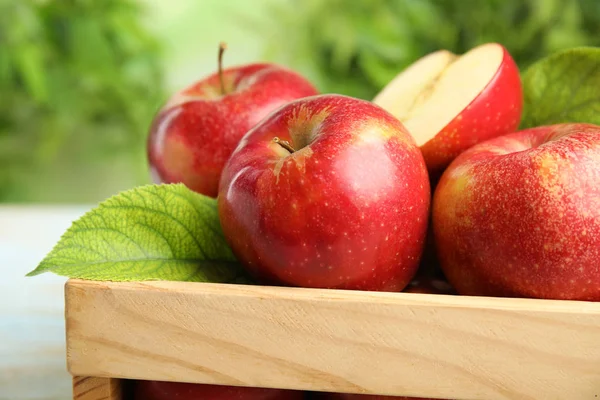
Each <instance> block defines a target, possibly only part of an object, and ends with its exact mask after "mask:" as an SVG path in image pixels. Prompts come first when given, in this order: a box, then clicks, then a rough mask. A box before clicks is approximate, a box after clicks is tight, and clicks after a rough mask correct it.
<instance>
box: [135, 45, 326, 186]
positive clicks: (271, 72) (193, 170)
mask: <svg viewBox="0 0 600 400" xmlns="http://www.w3.org/2000/svg"><path fill="white" fill-rule="evenodd" d="M222 49H223V48H221V52H220V53H219V71H218V72H216V73H214V74H212V75H210V76H208V77H206V78H204V79H202V80H200V81H198V82H195V83H193V84H191V85H190V86H189V87H187V88H185V89H183V90H181V91H180V92H178V93H176V94H174V95H173V96H172V97H171V98H170V99H169V100H168V102H167V103H166V104H165V105H164V106H163V107H162V109H161V110H160V111H159V112H158V114H157V115H156V117H155V118H154V121H153V123H152V125H151V127H150V133H149V136H148V143H147V153H148V160H149V163H150V167H151V173H152V176H153V179H154V181H155V182H157V183H159V182H164V183H180V182H182V183H184V184H185V185H186V186H187V187H188V188H190V189H192V190H194V191H196V192H198V193H202V194H205V195H207V196H211V197H216V195H217V192H218V184H219V178H220V176H221V170H222V169H223V165H224V164H225V161H227V158H229V155H230V154H231V152H232V151H233V150H234V149H235V147H236V145H237V144H238V141H239V140H240V138H241V137H242V136H243V135H244V134H245V133H246V132H248V130H249V129H250V128H252V127H253V126H254V125H255V124H256V123H257V122H258V121H260V120H261V119H262V118H264V117H265V116H266V115H267V114H269V113H270V112H271V111H273V110H275V109H276V108H278V107H279V106H281V105H283V104H285V103H287V102H288V101H290V100H295V99H299V98H302V97H306V96H311V95H315V94H317V93H318V92H317V90H316V89H315V88H314V87H313V85H312V84H311V83H310V82H309V81H307V80H306V79H305V78H303V77H302V76H300V75H299V74H297V73H296V72H294V71H291V70H289V69H287V68H284V67H282V66H278V65H274V64H267V63H257V64H249V65H243V66H238V67H233V68H228V69H225V70H222V68H221V55H222Z"/></svg>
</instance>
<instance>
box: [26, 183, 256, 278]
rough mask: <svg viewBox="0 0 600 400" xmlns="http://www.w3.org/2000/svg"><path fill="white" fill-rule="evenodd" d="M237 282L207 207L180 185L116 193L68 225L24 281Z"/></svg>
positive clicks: (207, 201) (213, 211)
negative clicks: (49, 276)
mask: <svg viewBox="0 0 600 400" xmlns="http://www.w3.org/2000/svg"><path fill="white" fill-rule="evenodd" d="M44 272H53V273H55V274H58V275H62V276H68V277H70V278H80V279H90V280H111V281H131V280H136V281H142V280H177V281H200V282H240V281H243V280H244V279H247V277H246V276H245V274H244V273H243V271H242V269H241V267H240V266H239V265H238V264H237V263H236V260H235V257H234V256H233V253H232V252H231V249H230V248H229V247H228V245H227V243H226V241H225V238H224V236H223V232H222V231H221V225H220V222H219V216H218V213H217V202H216V200H215V199H213V198H210V197H206V196H203V195H200V194H198V193H195V192H192V191H191V190H189V189H188V188H186V187H185V186H184V185H182V184H170V185H148V186H142V187H139V188H135V189H132V190H128V191H125V192H121V193H120V194H118V195H116V196H113V197H111V198H110V199H108V200H106V201H104V202H102V203H100V204H99V206H98V207H96V208H95V209H93V210H91V211H89V212H88V213H87V214H85V215H84V216H83V217H81V218H80V219H79V220H77V221H75V222H74V223H73V224H72V226H71V227H70V228H69V229H68V230H67V232H66V233H65V234H64V235H63V236H62V238H61V239H60V241H59V242H58V244H56V246H55V247H54V249H53V250H52V251H51V252H50V253H49V254H48V255H47V256H46V258H45V259H44V260H43V261H42V262H41V263H40V265H38V267H37V268H36V269H35V270H34V271H32V272H30V273H29V274H28V276H33V275H38V274H41V273H44Z"/></svg>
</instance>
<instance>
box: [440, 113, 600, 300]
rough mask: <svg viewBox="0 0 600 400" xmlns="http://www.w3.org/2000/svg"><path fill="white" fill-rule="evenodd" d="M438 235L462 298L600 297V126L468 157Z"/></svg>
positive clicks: (556, 131) (498, 143)
mask: <svg viewBox="0 0 600 400" xmlns="http://www.w3.org/2000/svg"><path fill="white" fill-rule="evenodd" d="M433 228H434V237H435V242H436V246H437V249H438V255H439V259H440V262H441V266H442V269H443V271H444V273H445V275H446V277H447V278H448V280H449V282H450V283H451V284H452V286H454V287H455V288H456V289H457V291H458V292H459V293H460V294H465V295H483V296H485V295H488V296H508V297H535V298H547V299H573V300H595V301H598V300H600V267H599V265H600V264H599V263H600V127H599V126H595V125H589V124H558V125H551V126H543V127H537V128H533V129H527V130H523V131H519V132H516V133H513V134H510V135H506V136H503V137H499V138H495V139H492V140H490V141H487V142H485V143H481V144H479V145H476V146H474V147H472V148H471V149H469V150H467V151H466V152H464V153H463V154H461V155H460V156H459V157H458V158H457V159H456V160H455V161H454V162H453V163H452V164H451V165H450V166H449V167H448V169H447V170H446V172H445V173H444V174H443V175H442V178H441V179H440V182H439V185H438V187H437V189H436V191H435V196H434V200H433Z"/></svg>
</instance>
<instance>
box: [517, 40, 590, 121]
mask: <svg viewBox="0 0 600 400" xmlns="http://www.w3.org/2000/svg"><path fill="white" fill-rule="evenodd" d="M598 87H600V48H595V47H578V48H574V49H570V50H565V51H561V52H558V53H555V54H553V55H551V56H549V57H546V58H544V59H542V60H540V61H538V62H536V63H535V64H533V65H531V67H529V68H528V69H527V71H526V72H525V74H524V75H523V92H524V93H523V95H524V111H523V114H524V115H523V122H522V124H521V128H530V127H535V126H540V125H549V124H556V123H564V122H587V123H591V124H597V125H600V94H599V92H598Z"/></svg>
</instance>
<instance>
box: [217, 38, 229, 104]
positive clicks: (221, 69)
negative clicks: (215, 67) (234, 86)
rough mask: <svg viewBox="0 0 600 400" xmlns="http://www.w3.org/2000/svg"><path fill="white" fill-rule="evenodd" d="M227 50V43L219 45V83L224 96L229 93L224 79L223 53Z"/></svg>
mask: <svg viewBox="0 0 600 400" xmlns="http://www.w3.org/2000/svg"><path fill="white" fill-rule="evenodd" d="M226 49H227V44H226V43H225V42H221V43H219V57H218V63H219V82H220V83H221V94H223V95H225V94H227V91H226V90H225V79H224V78H223V53H224V52H225V50H226Z"/></svg>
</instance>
